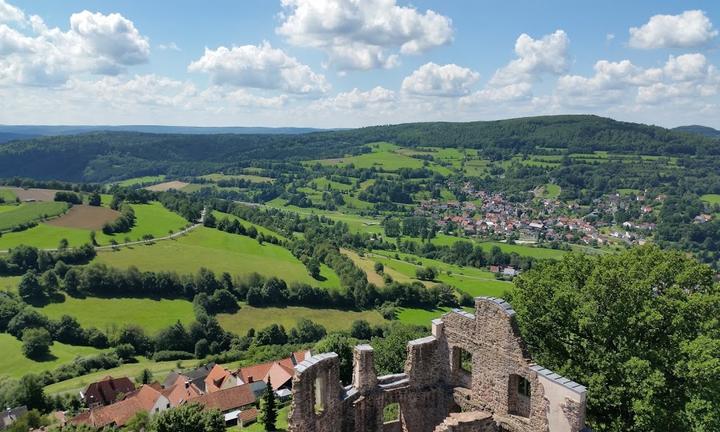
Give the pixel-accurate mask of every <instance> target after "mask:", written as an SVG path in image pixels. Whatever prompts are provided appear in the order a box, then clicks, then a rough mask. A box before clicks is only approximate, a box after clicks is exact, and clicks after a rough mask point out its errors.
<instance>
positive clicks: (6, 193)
mask: <svg viewBox="0 0 720 432" xmlns="http://www.w3.org/2000/svg"><path fill="white" fill-rule="evenodd" d="M0 198H2V200H3V201H4V202H6V203H10V202H15V200H16V199H17V195H15V192H13V191H12V190H10V189H6V188H0Z"/></svg>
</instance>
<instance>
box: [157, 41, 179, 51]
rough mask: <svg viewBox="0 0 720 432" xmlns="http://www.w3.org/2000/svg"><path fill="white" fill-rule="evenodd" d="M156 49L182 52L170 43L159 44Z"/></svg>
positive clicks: (173, 43) (174, 44)
mask: <svg viewBox="0 0 720 432" xmlns="http://www.w3.org/2000/svg"><path fill="white" fill-rule="evenodd" d="M157 48H158V49H159V50H160V51H178V52H180V51H182V50H181V49H180V47H179V46H178V45H177V44H176V43H175V42H170V43H166V44H159V45H158V46H157Z"/></svg>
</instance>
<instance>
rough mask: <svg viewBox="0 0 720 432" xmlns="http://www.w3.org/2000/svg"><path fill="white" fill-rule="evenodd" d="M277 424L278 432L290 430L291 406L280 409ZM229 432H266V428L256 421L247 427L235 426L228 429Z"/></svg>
mask: <svg viewBox="0 0 720 432" xmlns="http://www.w3.org/2000/svg"><path fill="white" fill-rule="evenodd" d="M277 414H278V415H277V423H275V428H276V429H275V430H276V431H277V432H285V431H287V429H288V415H290V404H287V405H285V406H284V407H282V408H280V409H279V410H278V412H277ZM227 430H228V431H238V430H242V431H247V432H265V427H264V426H263V424H262V423H260V422H259V421H256V422H255V423H253V424H251V425H248V426H247V427H244V428H242V429H241V428H240V427H239V426H235V427H232V428H228V429H227Z"/></svg>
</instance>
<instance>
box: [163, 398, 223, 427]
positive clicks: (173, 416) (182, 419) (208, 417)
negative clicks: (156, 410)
mask: <svg viewBox="0 0 720 432" xmlns="http://www.w3.org/2000/svg"><path fill="white" fill-rule="evenodd" d="M150 430H151V431H153V432H177V431H183V432H225V419H224V418H223V416H222V414H220V411H216V410H212V411H204V410H203V407H202V406H200V405H197V404H189V405H180V406H179V407H177V408H172V409H169V410H167V411H163V412H161V413H160V414H157V415H155V417H153V419H152V425H151V426H150Z"/></svg>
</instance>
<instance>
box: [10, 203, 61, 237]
mask: <svg viewBox="0 0 720 432" xmlns="http://www.w3.org/2000/svg"><path fill="white" fill-rule="evenodd" d="M3 207H4V208H3V210H4V211H2V212H0V231H4V230H8V229H10V228H12V227H15V226H18V225H21V224H24V223H28V222H36V221H40V220H43V219H47V218H50V217H54V216H58V215H61V214H63V213H65V211H67V209H68V204H67V203H64V202H54V201H50V202H34V203H23V204H20V205H13V206H9V205H8V206H3ZM11 207H12V208H11Z"/></svg>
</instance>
